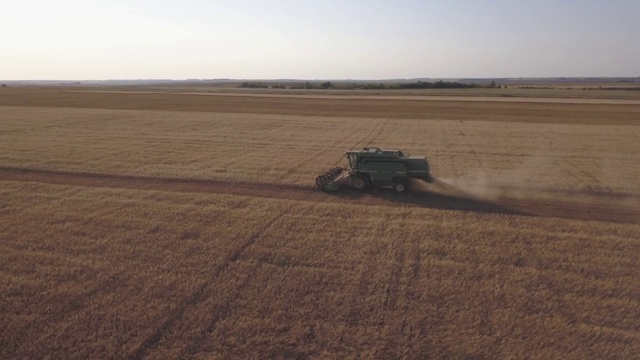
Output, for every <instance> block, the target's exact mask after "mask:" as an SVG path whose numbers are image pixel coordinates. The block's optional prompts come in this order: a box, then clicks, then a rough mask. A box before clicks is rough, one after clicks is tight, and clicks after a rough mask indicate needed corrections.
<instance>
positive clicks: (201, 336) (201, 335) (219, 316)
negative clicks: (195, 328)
mask: <svg viewBox="0 0 640 360" xmlns="http://www.w3.org/2000/svg"><path fill="white" fill-rule="evenodd" d="M316 204H317V203H315V204H314V205H312V206H310V207H307V208H306V209H305V211H303V212H300V213H297V216H299V217H305V216H306V215H308V214H310V213H312V212H313V210H314V209H315V206H316ZM291 212H292V209H291V208H288V209H287V210H285V211H283V212H282V213H281V214H279V215H278V216H276V219H275V220H276V221H277V220H279V219H280V218H282V216H284V215H287V214H290V213H291ZM276 221H273V222H272V223H271V224H270V225H269V226H268V227H266V228H264V229H263V230H262V231H259V234H262V233H263V232H264V231H267V230H269V228H271V227H272V225H273V224H274V223H275V222H276ZM296 225H297V222H293V221H292V222H289V223H288V224H287V226H286V228H285V229H286V230H285V231H284V232H285V233H289V232H290V231H292V229H293V227H294V226H296ZM256 240H257V238H256V239H254V240H253V241H252V242H251V243H250V244H249V245H247V246H245V247H244V248H243V249H242V252H241V253H240V255H241V254H242V253H243V252H244V251H245V250H246V249H247V248H249V247H250V246H251V245H253V244H254V243H255V242H256ZM240 255H238V256H237V257H236V258H235V259H234V260H233V261H237V260H238V259H239V257H240ZM263 265H264V262H263V261H256V264H254V266H252V268H251V269H250V270H249V274H248V275H247V276H245V277H244V278H243V280H242V281H241V282H240V284H239V285H238V286H237V287H236V288H235V289H234V290H233V291H232V294H231V296H229V297H227V301H226V303H225V304H224V305H223V306H222V307H221V308H220V309H218V310H217V311H214V312H213V316H212V318H211V319H210V320H209V324H208V325H207V326H205V327H204V328H203V329H202V330H201V331H199V332H198V334H196V335H195V339H193V340H192V341H190V343H189V345H188V346H187V347H186V348H185V349H184V350H183V351H182V352H181V354H180V356H179V358H191V357H193V356H194V355H195V354H196V353H197V352H198V350H199V349H200V346H201V345H202V343H203V341H204V340H205V339H206V337H207V336H208V335H210V334H211V333H213V332H214V331H215V329H216V326H217V325H218V323H220V321H222V320H224V319H225V318H226V317H227V314H228V312H229V310H230V309H231V308H232V306H233V305H234V304H235V302H236V300H237V299H238V298H239V297H240V295H241V294H242V292H243V291H244V290H245V289H246V288H247V286H249V284H250V282H251V280H252V279H253V277H254V276H255V274H257V272H258V270H259V269H260V268H261V267H262V266H263ZM227 268H228V266H227V267H225V269H223V271H222V272H221V274H220V275H219V276H218V278H221V277H222V276H223V273H224V271H225V270H226V269H227Z"/></svg>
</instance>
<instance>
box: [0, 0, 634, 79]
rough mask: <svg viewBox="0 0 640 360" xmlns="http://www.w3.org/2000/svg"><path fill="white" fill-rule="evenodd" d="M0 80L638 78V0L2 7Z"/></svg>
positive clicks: (26, 1)
mask: <svg viewBox="0 0 640 360" xmlns="http://www.w3.org/2000/svg"><path fill="white" fill-rule="evenodd" d="M0 14H1V16H0V80H62V79H64V80H90V79H95V80H101V79H188V78H197V79H212V78H234V79H279V78H295V79H389V78H417V77H431V78H463V77H484V78H487V77H496V78H497V77H558V76H566V77H574V76H576V77H582V76H634V77H635V76H640V0H610V1H605V0H600V1H598V0H521V1H518V0H484V1H483V0H437V1H436V0H423V1H418V0H405V1H402V0H398V1H391V0H389V1H382V0H369V1H365V0H341V1H340V0H317V1H316V0H280V1H278V0H272V1H270V0H229V1H227V0H218V1H216V0H210V1H205V0H180V1H163V0H83V1H79V0H78V1H69V0H58V1H55V0H42V1H39V0H0Z"/></svg>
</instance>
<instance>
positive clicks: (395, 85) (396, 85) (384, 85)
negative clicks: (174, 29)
mask: <svg viewBox="0 0 640 360" xmlns="http://www.w3.org/2000/svg"><path fill="white" fill-rule="evenodd" d="M238 87H240V88H250V89H306V90H313V89H316V90H328V89H340V90H396V89H474V88H489V89H494V88H501V86H500V85H498V84H496V82H495V80H492V81H491V83H483V84H476V83H464V82H458V81H444V80H438V81H435V82H428V81H417V82H391V81H389V82H366V81H361V82H350V83H347V82H338V83H337V84H334V83H332V82H331V81H324V82H312V81H305V82H301V81H298V82H293V81H292V82H279V81H273V82H270V83H269V82H266V83H263V82H243V83H242V84H240V85H238Z"/></svg>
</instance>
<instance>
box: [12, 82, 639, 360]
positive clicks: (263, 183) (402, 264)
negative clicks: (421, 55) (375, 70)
mask: <svg viewBox="0 0 640 360" xmlns="http://www.w3.org/2000/svg"><path fill="white" fill-rule="evenodd" d="M72 90H74V91H69V89H67V88H48V89H47V88H7V89H3V90H2V92H0V289H1V291H0V294H1V295H0V314H2V318H3V321H2V322H1V323H0V357H1V358H43V357H53V358H78V359H80V358H91V357H100V358H105V357H106V358H128V359H141V358H154V359H164V358H211V359H228V358H282V359H289V358H318V359H320V358H322V359H324V358H341V359H342V358H410V359H413V358H465V359H469V358H506V357H511V358H514V357H515V358H539V359H548V358H575V359H583V358H633V357H634V356H635V354H637V353H640V320H639V319H640V280H639V279H640V278H639V277H638V276H637V274H638V273H639V271H640V265H639V264H638V261H637V259H638V256H639V255H638V254H640V242H639V240H638V239H640V180H638V179H640V166H638V164H637V159H638V158H640V143H638V141H637V139H638V137H640V126H639V125H640V106H639V105H638V104H637V103H633V102H629V101H631V100H628V101H623V100H622V99H618V100H603V99H591V100H589V99H587V100H584V99H583V100H579V101H576V100H562V99H560V100H559V99H554V98H544V97H539V96H537V97H531V98H530V99H527V100H524V99H513V98H511V97H505V98H492V99H484V98H480V97H472V98H466V99H460V98H458V97H455V98H453V97H452V98H450V97H446V96H440V97H431V98H429V99H428V100H426V99H423V98H412V97H407V96H405V97H392V96H386V95H385V96H383V97H381V98H378V97H376V96H361V95H357V96H350V97H348V96H334V95H332V96H318V95H317V94H315V93H311V94H307V95H305V94H302V96H299V95H295V96H287V95H286V94H285V95H283V94H271V93H264V94H258V95H259V96H256V94H241V95H242V96H237V95H238V94H236V95H234V96H228V94H215V93H212V94H206V95H202V94H187V93H185V91H173V92H174V93H170V92H166V91H165V92H159V91H157V89H147V90H145V89H142V90H141V89H135V90H134V91H123V90H122V89H98V90H100V91H87V90H86V89H83V91H82V92H77V91H75V90H77V89H72ZM105 90H106V91H105ZM175 92H181V93H180V94H177V93H175ZM506 99H508V100H506ZM505 100H506V101H505ZM520 100H522V101H520ZM364 146H380V147H386V148H389V147H392V148H398V149H401V150H403V151H407V152H410V153H411V154H414V155H425V156H427V158H428V159H429V161H430V164H431V167H432V173H433V175H434V176H435V177H436V181H435V182H434V183H432V184H427V183H424V182H420V181H415V182H412V183H411V188H412V191H411V192H409V193H408V194H395V193H393V192H392V191H391V189H386V188H380V189H374V190H371V191H368V192H364V193H362V192H358V191H355V190H353V189H351V188H350V187H349V186H348V184H343V187H342V188H341V189H340V191H338V192H336V193H323V192H321V191H319V190H318V189H317V188H315V185H314V178H315V176H316V175H317V174H319V173H320V172H322V171H324V170H326V169H327V168H330V167H332V166H346V162H345V161H344V151H345V150H348V149H349V148H358V147H364Z"/></svg>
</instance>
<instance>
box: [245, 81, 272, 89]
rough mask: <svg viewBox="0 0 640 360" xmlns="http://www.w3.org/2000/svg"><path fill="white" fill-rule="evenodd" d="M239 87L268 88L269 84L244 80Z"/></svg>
mask: <svg viewBox="0 0 640 360" xmlns="http://www.w3.org/2000/svg"><path fill="white" fill-rule="evenodd" d="M239 87H241V88H249V89H268V88H269V85H267V84H263V83H261V82H243V83H242V84H240V86H239Z"/></svg>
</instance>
